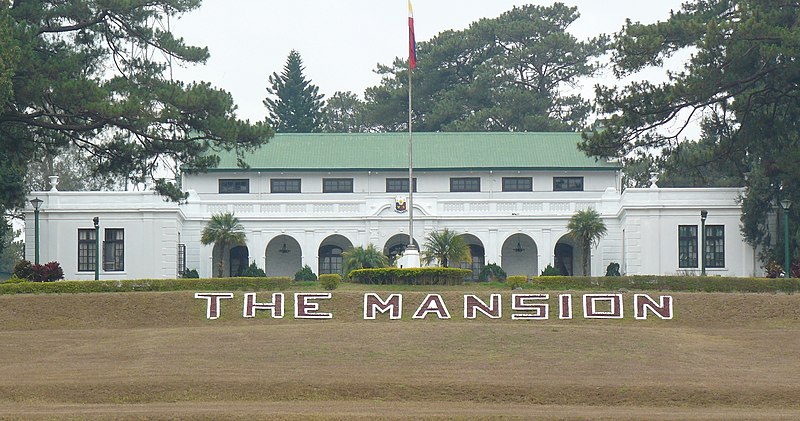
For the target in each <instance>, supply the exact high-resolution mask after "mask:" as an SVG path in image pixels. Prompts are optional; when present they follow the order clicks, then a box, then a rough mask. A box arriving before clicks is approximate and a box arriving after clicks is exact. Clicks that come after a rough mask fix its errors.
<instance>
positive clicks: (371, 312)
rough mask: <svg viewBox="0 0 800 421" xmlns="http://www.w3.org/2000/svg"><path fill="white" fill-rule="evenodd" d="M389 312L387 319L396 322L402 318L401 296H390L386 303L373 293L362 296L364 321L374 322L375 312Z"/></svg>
mask: <svg viewBox="0 0 800 421" xmlns="http://www.w3.org/2000/svg"><path fill="white" fill-rule="evenodd" d="M376 311H377V312H378V313H381V314H384V313H386V312H387V311H388V312H389V319H391V320H398V319H400V318H401V317H402V316H403V296H402V295H400V294H391V295H389V297H388V298H387V299H386V301H383V300H381V297H380V296H379V295H378V294H375V293H374V292H370V293H367V294H364V320H375V312H376Z"/></svg>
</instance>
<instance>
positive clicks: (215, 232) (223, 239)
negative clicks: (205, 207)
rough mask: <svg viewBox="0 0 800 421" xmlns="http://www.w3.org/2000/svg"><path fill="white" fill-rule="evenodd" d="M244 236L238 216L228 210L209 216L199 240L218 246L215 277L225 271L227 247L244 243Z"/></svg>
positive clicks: (220, 275)
mask: <svg viewBox="0 0 800 421" xmlns="http://www.w3.org/2000/svg"><path fill="white" fill-rule="evenodd" d="M245 240H246V236H245V233H244V227H243V226H242V224H241V223H240V222H239V218H237V217H235V216H234V215H233V214H232V213H230V212H225V213H218V214H214V215H212V216H211V220H210V221H208V223H207V224H206V226H205V228H203V232H202V234H200V242H201V243H202V244H205V245H209V244H214V247H215V248H219V253H220V259H219V264H218V266H217V277H219V278H221V277H222V276H223V274H224V273H225V252H226V250H227V248H228V247H230V246H235V245H239V244H244V242H245Z"/></svg>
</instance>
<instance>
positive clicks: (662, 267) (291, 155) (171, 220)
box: [25, 133, 762, 279]
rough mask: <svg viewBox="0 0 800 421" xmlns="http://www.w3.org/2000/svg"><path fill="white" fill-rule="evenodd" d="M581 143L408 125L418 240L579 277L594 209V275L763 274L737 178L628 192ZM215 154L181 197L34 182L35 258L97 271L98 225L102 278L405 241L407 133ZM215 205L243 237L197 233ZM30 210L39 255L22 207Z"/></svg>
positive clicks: (304, 257)
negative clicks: (228, 239) (241, 156)
mask: <svg viewBox="0 0 800 421" xmlns="http://www.w3.org/2000/svg"><path fill="white" fill-rule="evenodd" d="M579 141H580V135H579V134H576V133H415V134H414V138H413V146H414V172H413V174H414V189H415V190H414V193H413V206H414V209H413V220H414V225H413V233H414V240H415V242H416V243H417V244H419V245H420V246H422V245H424V243H425V238H426V236H427V235H428V234H430V233H431V232H433V231H436V230H441V229H444V228H448V229H450V230H452V231H455V232H457V233H459V234H461V235H462V236H463V238H464V239H465V240H466V242H467V243H468V244H469V245H470V249H471V252H472V268H473V271H474V273H475V274H476V276H477V273H478V272H479V271H480V268H481V267H482V266H483V265H485V264H488V263H496V264H498V265H500V266H501V267H502V268H503V269H505V271H506V272H507V273H508V274H509V275H512V274H527V275H531V276H537V275H539V274H540V273H541V271H542V270H543V269H544V268H545V267H546V266H547V265H552V266H554V267H555V268H557V269H559V270H560V271H562V273H565V274H575V275H584V274H583V273H582V270H581V264H580V262H581V251H580V250H579V248H578V247H576V246H575V243H574V242H573V240H572V239H571V238H570V237H569V236H568V235H567V228H566V226H567V222H568V220H569V218H570V217H571V216H572V215H573V214H574V213H575V212H576V211H579V210H581V209H587V208H593V209H595V210H596V211H597V212H598V213H599V214H600V215H601V217H602V219H603V221H604V222H605V224H606V226H607V227H608V234H607V235H606V236H605V237H603V238H602V240H601V241H600V243H599V245H598V246H597V247H596V248H593V249H592V252H591V253H592V254H591V265H590V267H591V269H590V270H591V275H594V276H602V275H604V274H605V270H606V267H607V266H608V265H609V264H610V263H612V262H615V263H618V264H619V265H620V271H621V272H622V273H623V274H628V275H635V274H642V275H649V274H665V275H668V274H683V273H690V274H692V273H693V274H699V273H700V271H701V266H702V259H701V257H702V256H700V250H701V249H705V266H706V268H707V273H708V274H709V275H725V276H752V275H760V274H761V273H762V271H761V268H760V264H759V263H758V260H757V257H756V251H755V250H754V249H753V248H752V247H751V246H749V245H748V244H746V243H745V242H744V241H743V239H742V236H741V234H740V230H739V225H740V221H739V218H740V214H741V209H740V206H739V204H738V201H737V199H738V198H739V196H740V195H741V194H742V191H741V189H735V188H704V189H665V188H658V187H655V185H654V186H653V187H652V188H646V189H633V188H629V189H625V190H624V191H623V190H622V189H621V181H620V180H621V175H620V166H619V165H618V164H617V163H614V162H606V161H597V160H595V159H593V158H589V157H586V156H585V155H584V154H583V153H582V152H580V151H578V150H577V148H576V145H577V143H578V142H579ZM220 158H221V162H220V165H219V167H218V168H215V169H213V170H210V171H208V172H206V173H200V174H184V175H183V177H182V188H183V189H184V191H186V192H188V194H189V198H188V200H187V202H186V203H184V204H177V203H174V202H168V201H165V200H164V198H163V197H160V196H158V195H156V194H155V193H153V192H149V191H144V192H62V191H58V190H57V186H54V188H53V189H52V190H50V191H47V192H33V193H31V196H30V197H29V199H34V198H37V197H38V198H39V199H40V200H42V201H43V202H42V204H41V206H40V212H39V219H40V223H39V248H40V262H41V263H46V262H49V261H58V262H59V263H60V264H61V266H62V268H63V269H64V274H65V278H66V279H93V278H94V275H95V259H96V256H97V254H96V253H98V250H97V246H96V244H97V243H96V237H95V233H96V232H99V235H100V240H101V241H100V244H101V245H100V253H101V256H100V261H101V267H100V278H101V279H138V278H174V277H176V276H178V275H179V274H180V273H181V272H182V271H183V270H185V269H197V270H198V272H199V273H200V276H201V277H211V276H212V275H213V274H214V273H215V272H216V270H215V268H216V263H217V262H218V260H217V259H220V258H224V259H225V267H226V272H228V273H229V274H234V275H235V274H238V273H241V270H242V269H243V268H244V267H246V266H247V265H248V264H249V263H251V262H255V263H256V265H258V266H259V267H260V268H262V269H264V270H265V271H266V273H267V275H270V276H293V275H294V273H295V272H297V271H298V270H300V269H301V268H302V267H303V266H304V265H308V266H310V267H311V268H312V269H313V271H314V272H315V273H317V274H320V273H333V272H339V271H341V263H342V259H341V253H342V251H343V250H346V249H348V248H350V247H353V246H365V247H366V246H367V245H369V244H373V245H374V246H375V247H376V248H378V249H380V250H383V251H384V253H385V254H386V255H388V256H391V257H392V258H395V257H396V256H397V255H398V253H401V252H402V251H403V249H404V248H405V246H406V245H407V244H408V229H409V218H408V212H407V210H406V211H405V212H401V211H402V205H403V203H407V199H408V188H409V182H408V161H409V160H408V134H407V133H380V134H279V135H276V136H275V137H274V138H272V139H270V141H269V143H268V144H266V145H265V146H263V147H262V148H261V149H260V150H258V151H257V152H255V153H253V154H250V155H247V156H246V157H245V161H246V162H247V164H248V165H249V168H248V169H242V168H239V167H238V166H237V165H236V157H235V154H233V153H227V152H221V153H220ZM398 208H400V209H398ZM398 210H401V211H398ZM701 211H707V219H706V220H705V221H704V222H701ZM222 212H231V213H233V214H234V215H235V216H236V217H237V218H239V220H240V221H241V223H242V225H243V226H244V229H245V232H246V235H247V242H246V244H244V245H240V246H236V247H233V248H231V249H229V250H224V251H220V250H216V251H215V250H214V249H213V247H212V246H204V245H202V244H201V243H200V234H201V232H202V230H203V228H204V227H205V225H206V224H207V223H208V221H209V219H210V218H211V216H212V215H213V214H217V213H222ZM25 216H26V220H27V221H29V222H28V224H26V229H25V240H26V241H25V244H26V258H27V259H28V260H31V261H33V260H34V254H35V232H34V230H35V227H34V223H32V222H33V221H34V212H33V208H32V207H31V206H30V205H28V208H27V209H26V215H25ZM95 217H96V218H98V222H99V224H98V226H99V228H98V229H97V231H96V230H95V226H94V223H93V219H94V218H95ZM703 225H704V226H705V230H706V236H705V237H706V239H705V244H703V240H702V238H703V236H702V235H701V234H702V232H701V230H702V228H701V227H702V226H703ZM465 264H466V263H465Z"/></svg>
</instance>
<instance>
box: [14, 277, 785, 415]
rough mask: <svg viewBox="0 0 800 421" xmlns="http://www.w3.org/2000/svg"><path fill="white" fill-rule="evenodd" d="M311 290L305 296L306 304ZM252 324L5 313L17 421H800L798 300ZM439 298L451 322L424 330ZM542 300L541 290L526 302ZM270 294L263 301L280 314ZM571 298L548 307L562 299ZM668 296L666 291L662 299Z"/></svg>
mask: <svg viewBox="0 0 800 421" xmlns="http://www.w3.org/2000/svg"><path fill="white" fill-rule="evenodd" d="M303 290H304V291H307V289H306V288H303ZM367 291H369V292H373V291H374V292H383V293H384V294H383V295H385V294H388V292H386V291H388V289H385V288H384V289H381V287H368V286H359V285H346V286H345V287H344V288H342V289H340V290H336V291H333V298H332V299H331V300H327V301H324V302H321V306H320V310H321V311H329V312H331V313H333V315H334V317H333V318H332V319H330V320H297V319H294V318H293V317H292V311H293V310H292V309H293V305H292V304H293V302H292V299H291V298H292V293H293V292H294V291H291V290H290V291H286V298H287V300H286V316H285V317H284V318H283V319H270V318H268V317H267V315H266V314H264V312H262V313H260V314H259V316H258V317H256V318H255V319H245V318H243V317H242V297H243V293H241V292H237V293H235V297H234V298H233V299H232V300H223V301H222V312H221V317H220V318H219V319H217V320H207V319H206V318H205V315H206V303H205V301H204V300H199V299H195V298H194V294H193V293H192V292H188V291H180V292H132V293H98V294H42V295H16V296H15V295H5V296H0V309H1V310H0V354H1V355H2V356H3V358H2V360H0V372H1V373H2V374H3V375H2V376H0V418H3V419H54V418H55V419H61V418H68V419H69V418H71V419H109V418H112V419H162V418H172V419H186V418H189V419H209V420H211V419H221V418H224V419H253V418H256V419H325V420H327V419H342V420H344V419H376V418H377V419H475V418H478V419H529V418H541V419H614V420H616V419H675V420H678V419H681V420H683V419H720V420H728V419H798V418H800V399H799V398H798V397H800V295H785V294H740V293H731V294H725V293H671V294H670V295H672V296H673V297H674V298H675V317H674V319H673V320H660V319H657V318H653V317H650V318H649V319H648V320H645V321H637V320H634V319H633V315H632V308H631V300H632V293H625V294H624V303H625V306H626V308H625V318H624V319H622V320H587V319H583V318H582V313H581V311H580V294H579V293H573V294H574V300H575V314H574V319H572V320H559V319H558V317H557V313H556V308H555V307H556V300H555V299H552V300H550V301H549V303H550V304H551V309H550V311H551V316H550V319H549V320H546V321H512V320H510V318H509V317H508V315H509V314H510V313H511V311H510V307H508V306H509V305H510V304H509V303H510V299H509V298H510V292H509V291H495V292H502V293H503V294H504V297H503V299H504V306H506V307H507V308H505V309H504V316H503V318H502V319H501V320H489V319H488V318H486V317H481V316H479V317H478V319H476V320H464V319H463V317H462V316H461V314H462V313H461V312H462V305H463V303H462V297H463V294H465V293H476V294H477V295H480V296H482V298H484V299H488V295H489V293H490V292H492V291H489V290H485V289H482V288H479V289H476V288H473V286H458V287H430V288H422V287H419V288H416V289H409V288H405V289H403V290H401V291H396V290H395V291H393V292H400V293H402V294H403V295H404V304H405V306H404V310H403V319H402V320H395V321H391V320H389V319H388V316H384V315H379V316H378V318H377V320H374V321H365V320H362V319H361V309H362V307H361V306H362V300H363V293H364V292H367ZM429 292H438V293H441V294H442V296H443V298H444V300H445V302H446V303H447V305H448V307H449V310H450V313H451V314H452V316H453V318H452V319H450V320H435V319H431V318H428V319H425V320H412V319H411V314H412V313H413V312H414V310H416V308H417V306H418V305H419V303H420V302H421V300H422V298H423V297H424V296H425V294H427V293H429ZM526 292H529V291H526ZM271 293H272V292H261V293H259V294H258V299H259V301H267V300H269V298H270V294H271ZM556 294H557V292H556V293H552V292H551V296H555V295H556ZM650 295H651V296H653V297H657V296H658V295H659V293H658V292H652V293H650Z"/></svg>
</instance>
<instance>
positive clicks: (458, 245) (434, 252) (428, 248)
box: [422, 228, 472, 268]
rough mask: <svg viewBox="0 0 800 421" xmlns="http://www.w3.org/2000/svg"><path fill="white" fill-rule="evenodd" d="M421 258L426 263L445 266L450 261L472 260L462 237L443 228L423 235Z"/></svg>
mask: <svg viewBox="0 0 800 421" xmlns="http://www.w3.org/2000/svg"><path fill="white" fill-rule="evenodd" d="M422 259H423V260H424V261H425V262H427V263H428V264H431V263H433V262H436V263H438V264H439V266H441V267H445V268H446V267H448V266H449V264H450V263H451V262H456V263H458V262H472V255H471V254H470V250H469V246H468V245H467V243H466V242H464V238H463V237H461V236H460V235H459V234H457V233H456V232H454V231H450V230H449V229H447V228H445V229H443V230H441V231H433V232H431V233H430V234H428V236H427V237H425V245H424V246H423V250H422Z"/></svg>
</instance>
